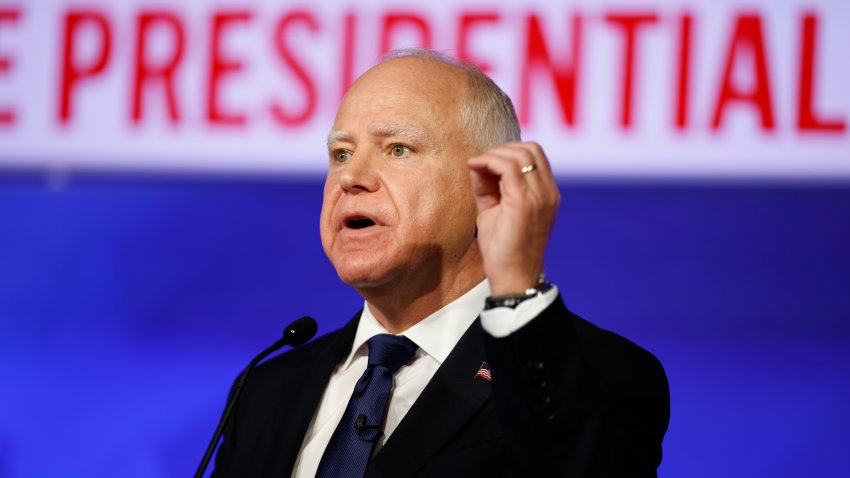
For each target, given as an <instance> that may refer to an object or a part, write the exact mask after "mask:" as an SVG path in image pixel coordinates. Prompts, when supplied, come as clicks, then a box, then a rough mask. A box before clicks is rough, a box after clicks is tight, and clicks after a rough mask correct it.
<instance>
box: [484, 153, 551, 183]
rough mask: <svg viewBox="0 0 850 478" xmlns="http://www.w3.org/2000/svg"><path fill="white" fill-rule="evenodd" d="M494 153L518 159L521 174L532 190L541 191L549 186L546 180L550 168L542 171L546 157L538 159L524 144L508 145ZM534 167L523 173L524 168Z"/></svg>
mask: <svg viewBox="0 0 850 478" xmlns="http://www.w3.org/2000/svg"><path fill="white" fill-rule="evenodd" d="M492 152H493V154H496V155H498V156H503V157H509V158H514V159H516V161H517V166H518V167H519V170H520V174H522V175H523V179H525V180H526V181H527V182H528V184H529V185H530V186H531V189H532V190H534V191H539V190H540V189H541V188H543V187H546V186H547V184H549V183H548V181H547V179H546V171H547V170H548V168H547V169H544V170H542V171H541V166H540V163H541V162H542V163H545V162H546V157H545V156H542V157H540V158H538V157H536V156H535V154H534V151H533V150H531V149H530V148H527V147H525V146H523V143H507V144H504V145H502V146H500V147H498V148H496V149H494V150H493V151H492ZM532 165H533V166H534V169H532V170H531V171H528V172H523V171H522V170H523V168H526V167H528V166H532Z"/></svg>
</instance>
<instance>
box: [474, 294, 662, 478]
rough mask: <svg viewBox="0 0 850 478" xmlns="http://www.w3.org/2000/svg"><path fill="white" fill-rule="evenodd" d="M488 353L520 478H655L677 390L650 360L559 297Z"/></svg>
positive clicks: (489, 339) (491, 340) (489, 345)
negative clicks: (671, 392)
mask: <svg viewBox="0 0 850 478" xmlns="http://www.w3.org/2000/svg"><path fill="white" fill-rule="evenodd" d="M485 347H486V350H487V357H488V360H489V362H490V366H491V370H492V371H493V382H492V383H493V390H494V401H495V405H496V409H497V411H498V414H499V419H500V421H501V424H502V427H503V428H504V430H505V434H506V437H507V440H508V443H509V449H510V453H511V456H510V463H511V464H512V466H513V467H514V468H515V470H514V471H515V473H514V474H515V475H517V476H519V475H525V476H581V477H584V476H593V477H629V476H635V477H647V476H656V469H657V467H658V465H659V464H660V462H661V442H662V439H663V437H664V433H665V432H666V430H667V423H668V420H669V391H668V385H667V378H666V375H665V374H664V370H663V368H662V367H661V364H660V363H659V362H658V360H657V359H656V358H655V357H653V356H652V354H650V353H649V352H647V351H645V350H643V349H641V348H640V347H638V346H637V345H635V344H633V343H631V342H629V341H628V340H626V339H624V338H622V337H620V336H618V335H616V334H613V333H611V332H607V331H605V330H602V329H599V328H597V327H595V326H593V325H592V324H590V323H588V322H585V321H583V320H582V319H580V318H579V317H577V316H575V315H573V314H572V313H571V312H569V311H568V310H567V309H566V307H565V306H564V304H563V301H562V300H561V298H560V297H558V298H557V299H556V300H555V301H554V302H552V304H551V305H550V306H549V307H547V308H546V309H545V310H543V312H541V313H540V314H539V315H538V316H537V317H535V318H534V319H533V320H532V321H530V322H529V323H527V324H526V325H524V326H523V327H522V328H520V329H519V330H516V331H515V332H513V333H511V334H510V335H507V336H505V337H501V338H497V337H493V336H491V335H488V334H485Z"/></svg>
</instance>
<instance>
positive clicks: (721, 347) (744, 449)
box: [0, 171, 850, 478]
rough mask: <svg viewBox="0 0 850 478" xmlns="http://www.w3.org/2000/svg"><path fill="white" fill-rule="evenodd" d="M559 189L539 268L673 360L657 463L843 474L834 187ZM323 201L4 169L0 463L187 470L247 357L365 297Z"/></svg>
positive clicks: (201, 181)
mask: <svg viewBox="0 0 850 478" xmlns="http://www.w3.org/2000/svg"><path fill="white" fill-rule="evenodd" d="M561 189H562V193H563V197H564V200H563V205H562V208H561V211H560V215H559V218H558V222H557V224H556V229H555V232H554V235H553V238H552V241H551V246H550V250H549V255H548V260H547V264H548V271H549V273H550V275H551V277H552V279H553V280H554V281H555V282H556V283H557V284H558V285H559V286H560V287H561V290H562V293H563V294H564V296H565V298H566V301H567V303H568V305H569V306H570V307H571V308H572V309H573V310H574V311H576V312H577V313H579V314H580V315H582V316H584V317H586V318H587V319H589V320H591V321H593V322H595V323H596V324H598V325H600V326H602V327H605V328H608V329H610V330H613V331H615V332H618V333H620V334H623V335H625V336H627V337H629V338H631V339H632V340H634V341H636V342H637V343H639V344H641V345H642V346H644V347H646V348H648V349H649V350H651V351H652V352H653V353H655V354H656V356H658V358H659V359H660V360H661V361H662V362H663V363H664V365H665V368H666V370H667V373H668V376H669V380H670V390H671V396H672V405H671V408H672V418H671V422H670V429H669V432H668V434H667V437H666V440H665V443H664V462H663V464H662V466H661V469H660V476H662V477H706V478H716V477H721V476H722V477H742V478H743V477H746V478H750V477H793V478H797V477H800V476H816V477H844V476H850V464H848V461H847V459H846V455H847V451H848V450H850V434H848V432H847V430H848V429H850V412H848V408H847V404H848V403H850V370H849V369H850V292H848V289H849V288H850V219H848V218H850V187H848V186H847V184H834V185H829V184H825V183H819V184H814V183H810V184H791V183H785V184H780V183H772V184H768V183H734V184H733V183H681V182H679V183H639V182H611V181H609V182H597V183H575V182H569V181H562V182H561ZM321 194H322V181H321V179H320V178H318V177H303V178H293V177H292V176H288V177H271V178H269V177H267V178H263V179H260V178H251V177H242V178H237V177H232V176H230V177H219V178H217V179H216V178H215V177H209V176H207V177H199V176H195V177H188V176H187V177H174V176H170V177H165V176H161V175H159V176H158V175H150V176H139V175H126V176H125V175H114V174H113V175H104V174H93V173H89V174H75V175H51V176H45V175H44V174H43V173H22V172H17V173H13V172H9V171H7V172H5V173H3V174H2V175H0V323H2V335H0V360H2V362H0V380H2V383H3V384H4V392H3V397H4V398H3V400H2V403H3V406H2V414H3V418H2V420H0V477H21V478H23V477H27V478H33V477H58V476H61V477H65V478H72V477H86V478H92V477H115V476H121V477H123V478H135V477H140V478H141V477H184V476H189V475H190V474H191V472H192V470H193V469H194V467H195V466H196V465H197V462H198V461H199V459H200V456H201V453H202V451H203V449H204V447H205V446H206V442H207V440H208V439H209V436H210V434H211V433H212V431H213V428H214V426H215V423H216V421H217V419H218V416H219V413H220V411H221V407H222V405H223V403H224V399H225V395H226V392H227V389H228V386H229V385H230V382H231V380H232V378H233V377H234V375H235V374H236V373H237V372H238V370H240V369H241V368H242V366H243V365H244V364H245V363H246V362H247V361H248V359H250V358H251V357H252V356H253V355H254V354H255V353H256V352H258V351H259V350H261V349H262V348H264V347H265V346H266V345H267V344H268V343H270V342H272V341H274V340H275V339H276V338H277V337H278V335H279V334H280V332H281V329H282V327H283V325H284V324H285V323H287V322H288V321H290V320H292V319H293V318H296V317H299V316H301V315H305V314H309V315H312V316H314V317H315V318H316V319H317V320H318V321H319V323H320V333H324V332H327V331H329V330H331V329H333V328H334V327H337V326H339V325H340V324H342V323H343V322H345V321H346V320H348V319H349V318H350V317H351V316H352V314H354V313H355V311H356V310H357V309H358V308H359V307H360V306H361V300H360V298H359V297H358V296H357V295H356V294H355V293H354V292H353V291H351V290H350V289H348V288H347V287H346V286H344V285H342V284H341V283H340V282H339V281H338V279H337V277H336V275H335V273H334V271H333V269H332V267H331V266H330V265H329V263H328V262H327V260H326V259H325V257H324V255H323V253H322V250H321V246H320V243H319V237H318V227H317V224H318V212H319V208H320V203H321ZM291 386H294V387H296V386H297V384H292V385H291Z"/></svg>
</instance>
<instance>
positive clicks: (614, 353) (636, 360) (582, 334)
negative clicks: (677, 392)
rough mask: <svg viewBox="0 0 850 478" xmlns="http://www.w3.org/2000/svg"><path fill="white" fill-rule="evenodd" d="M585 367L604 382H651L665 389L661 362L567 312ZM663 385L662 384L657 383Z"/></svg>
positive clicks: (642, 349)
mask: <svg viewBox="0 0 850 478" xmlns="http://www.w3.org/2000/svg"><path fill="white" fill-rule="evenodd" d="M570 316H571V320H572V321H573V324H574V326H575V329H576V333H577V334H578V337H579V342H580V344H581V346H582V348H583V352H584V356H585V357H586V358H587V361H588V365H589V366H590V367H591V368H593V369H594V370H595V371H596V372H597V373H599V374H601V375H603V376H604V377H606V378H607V379H608V380H612V381H616V382H622V383H629V382H635V381H640V382H645V381H646V380H651V381H653V382H658V383H657V385H659V386H661V385H663V388H666V386H667V375H666V374H665V372H664V367H663V366H662V365H661V362H660V361H659V360H658V359H657V358H656V357H655V356H654V355H653V354H652V353H650V352H649V351H648V350H646V349H644V348H643V347H641V346H639V345H637V344H635V343H634V342H632V341H631V340H629V339H627V338H625V337H623V336H621V335H618V334H616V333H614V332H611V331H608V330H605V329H603V328H601V327H598V326H596V325H594V324H592V323H590V322H588V321H586V320H584V319H582V318H581V317H579V316H577V315H575V314H572V313H570ZM661 382H663V383H661Z"/></svg>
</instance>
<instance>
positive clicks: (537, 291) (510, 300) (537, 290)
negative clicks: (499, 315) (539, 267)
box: [484, 274, 552, 310]
mask: <svg viewBox="0 0 850 478" xmlns="http://www.w3.org/2000/svg"><path fill="white" fill-rule="evenodd" d="M551 288H552V283H551V282H549V280H548V279H547V278H546V276H545V275H544V274H540V275H539V276H538V277H537V279H536V280H535V282H534V285H533V286H531V287H527V288H525V289H523V290H522V291H521V292H519V293H508V294H502V293H495V292H492V291H491V295H490V297H487V300H486V301H485V302H484V310H490V309H495V308H497V307H509V308H511V309H513V308H516V306H518V305H519V304H521V303H522V302H524V301H526V300H528V299H531V298H534V297H538V296H541V295H543V294H544V293H546V291H548V290H549V289H551Z"/></svg>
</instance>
